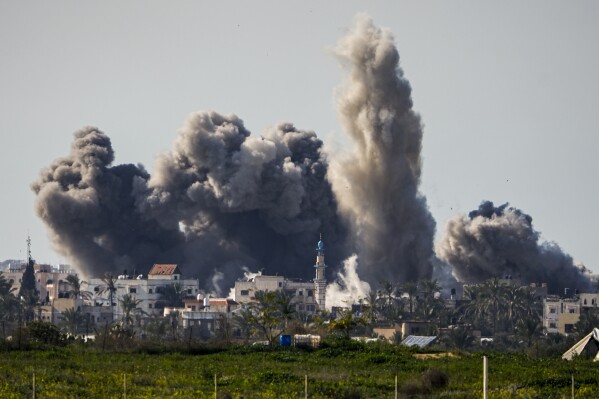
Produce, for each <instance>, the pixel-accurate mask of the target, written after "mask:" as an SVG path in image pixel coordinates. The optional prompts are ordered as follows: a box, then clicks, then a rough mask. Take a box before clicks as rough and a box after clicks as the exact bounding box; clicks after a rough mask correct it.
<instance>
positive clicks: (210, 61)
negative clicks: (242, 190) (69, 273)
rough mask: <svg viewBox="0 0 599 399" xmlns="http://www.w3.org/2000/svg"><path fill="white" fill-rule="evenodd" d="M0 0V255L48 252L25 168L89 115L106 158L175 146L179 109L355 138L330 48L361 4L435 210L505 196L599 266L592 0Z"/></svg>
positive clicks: (453, 210) (43, 162)
mask: <svg viewBox="0 0 599 399" xmlns="http://www.w3.org/2000/svg"><path fill="white" fill-rule="evenodd" d="M369 3H372V4H367V3H366V2H354V1H331V2H316V1H303V2H281V1H254V2H242V1H238V2H235V1H222V2H208V1H193V2H192V1H179V2H165V1H163V2H158V1H144V2H141V1H118V2H117V1H102V2H79V1H52V2H42V1H20V2H15V1H7V0H0V51H1V52H0V54H1V62H0V148H1V149H2V155H1V156H0V179H1V183H2V185H1V186H2V188H3V193H2V195H0V226H2V228H1V229H0V260H3V259H23V258H25V256H26V248H27V247H26V239H27V236H28V235H29V236H31V240H32V253H33V256H34V258H36V260H37V261H39V262H45V263H52V264H56V263H67V262H68V260H67V259H65V258H64V257H62V256H61V255H59V254H57V253H55V252H54V251H53V249H52V246H51V243H50V241H49V239H48V237H47V231H46V228H45V227H44V225H43V223H42V222H41V221H40V220H39V219H38V218H37V216H36V214H35V212H34V200H35V197H34V193H33V192H32V191H31V188H30V184H31V183H32V182H33V181H35V180H36V179H37V176H38V174H39V172H40V171H41V170H42V169H43V168H45V167H47V166H49V165H50V164H51V162H52V161H53V160H55V159H56V158H60V157H63V156H66V155H68V154H69V151H70V144H71V141H72V138H73V133H74V132H75V131H77V130H78V129H80V128H82V127H84V126H88V125H91V126H96V127H98V128H100V129H101V130H102V131H104V132H105V133H106V134H108V136H110V138H111V140H112V145H113V148H114V149H115V152H116V160H115V163H116V164H120V163H134V164H137V163H141V164H143V165H144V166H145V167H146V168H147V169H148V171H149V172H150V173H151V171H152V166H153V163H154V159H155V156H156V155H157V154H160V153H162V152H164V151H167V150H168V149H170V148H171V146H172V143H173V141H174V140H175V137H176V134H177V131H178V129H179V128H180V127H181V126H182V125H183V122H184V121H185V119H186V117H187V115H188V114H190V113H192V112H194V111H198V110H215V111H217V112H220V113H224V114H229V113H235V114H236V115H238V116H239V117H240V118H241V119H243V121H244V124H245V126H246V128H248V129H249V130H251V131H252V134H253V135H260V133H261V132H262V131H263V130H264V129H266V128H268V127H271V126H274V125H276V124H278V123H279V122H292V123H293V124H295V126H296V127H297V128H299V129H309V130H314V131H315V132H316V133H317V134H318V135H319V137H320V138H322V139H323V140H324V141H325V143H326V145H327V146H328V148H330V149H331V150H332V151H334V150H335V149H336V148H344V147H345V146H347V145H348V141H347V139H346V138H345V136H344V132H343V130H342V127H341V125H340V123H339V120H338V116H337V112H336V95H335V93H336V91H337V90H338V88H339V86H340V85H341V84H342V83H343V82H344V79H345V76H344V75H345V74H344V72H343V70H342V68H341V66H340V65H339V62H338V60H337V59H336V58H335V56H334V55H333V54H332V48H333V47H334V46H335V45H336V43H337V42H338V40H339V39H340V38H341V37H342V36H343V35H344V34H345V33H346V32H347V30H348V29H349V27H350V26H351V25H352V22H353V20H354V18H355V16H356V15H357V14H358V13H366V14H368V15H370V16H371V17H372V18H373V20H374V22H375V24H377V25H379V26H381V27H384V28H387V29H389V30H390V31H391V32H392V33H393V35H394V37H395V41H396V44H397V47H398V49H399V53H400V58H401V59H400V64H401V67H402V69H403V70H404V73H405V76H406V78H407V79H408V80H409V81H410V82H411V85H412V88H413V100H414V109H415V110H416V111H417V112H418V113H419V114H420V115H421V117H422V120H423V123H424V141H423V178H422V184H421V192H422V193H423V194H424V195H426V197H427V200H428V204H429V207H430V211H431V212H432V214H433V216H434V218H435V220H436V223H437V239H439V238H440V236H441V235H442V234H443V229H444V225H445V223H446V221H447V220H449V219H450V218H452V217H454V216H455V215H457V214H460V213H466V214H467V213H468V212H469V211H471V210H473V209H476V208H477V207H478V205H479V204H480V203H481V202H482V201H483V200H490V201H493V202H495V203H496V204H502V203H505V202H509V203H510V204H511V205H512V206H514V207H516V208H519V209H521V210H522V211H524V212H525V213H527V214H529V215H531V216H532V218H533V225H534V228H535V229H536V230H538V231H540V232H541V233H542V238H543V239H544V240H547V241H554V242H556V243H557V244H559V245H560V247H561V248H562V250H564V251H565V252H567V253H569V254H570V255H571V256H572V257H573V258H574V259H575V260H577V261H580V262H583V263H584V264H585V265H586V266H587V267H589V268H590V269H591V270H593V271H595V272H599V253H598V252H597V251H595V246H596V243H595V231H596V228H595V227H596V224H597V221H599V207H597V206H596V205H597V204H598V203H599V185H597V182H596V178H595V176H596V174H597V172H598V171H599V158H598V157H597V156H595V155H596V154H595V153H596V151H597V149H599V139H598V135H597V125H598V123H597V113H596V107H597V105H598V104H599V94H598V93H599V74H597V71H599V46H597V43H596V41H597V38H598V37H599V24H597V23H596V16H597V15H599V3H597V2H593V1H576V2H559V1H527V2H520V1H503V2H480V1H455V2H445V1H427V2H422V1H388V2H387V1H378V2H369Z"/></svg>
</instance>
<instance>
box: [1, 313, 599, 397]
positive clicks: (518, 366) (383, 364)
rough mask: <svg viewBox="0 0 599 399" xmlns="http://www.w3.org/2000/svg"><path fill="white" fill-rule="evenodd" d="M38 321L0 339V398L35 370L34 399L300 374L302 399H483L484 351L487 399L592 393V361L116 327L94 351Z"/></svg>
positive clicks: (161, 390)
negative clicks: (19, 343) (264, 342)
mask: <svg viewBox="0 0 599 399" xmlns="http://www.w3.org/2000/svg"><path fill="white" fill-rule="evenodd" d="M40 323H41V324H40ZM46 324H47V325H46V326H44V325H43V322H35V323H31V324H30V326H33V325H35V326H36V327H35V329H33V328H31V327H28V329H27V330H26V331H24V333H25V335H26V336H27V337H28V338H27V342H28V344H27V346H26V347H25V349H27V350H25V351H24V350H21V351H18V350H13V349H14V348H13V346H12V344H11V343H10V342H4V343H3V346H2V352H3V353H2V354H1V356H2V359H3V361H2V362H1V363H0V397H2V398H29V397H32V393H33V392H32V385H33V384H32V377H33V373H35V378H36V396H37V397H40V398H41V397H43V398H63V397H69V398H118V397H122V395H123V390H124V385H125V383H126V389H127V397H131V398H156V397H181V398H213V397H214V376H215V375H216V378H217V386H218V392H219V396H218V397H230V398H242V397H243V398H297V397H303V393H304V378H305V376H307V377H308V394H309V397H310V398H314V399H323V398H385V397H387V398H389V397H393V394H394V390H395V377H396V376H397V378H398V390H399V393H400V397H401V398H473V397H481V396H482V375H481V372H482V356H483V355H486V356H487V357H488V358H489V387H490V392H489V397H490V398H496V399H498V398H534V397H542V398H562V397H566V396H567V397H569V395H570V393H571V376H572V375H574V378H575V394H576V398H597V397H599V385H598V384H597V373H598V372H599V364H597V363H591V362H587V361H582V360H575V361H573V362H568V361H564V360H562V359H560V358H559V357H556V356H550V357H544V358H542V359H539V358H537V357H536V355H534V354H533V353H530V354H526V353H524V352H519V353H496V352H475V353H471V354H467V353H464V352H454V353H448V354H446V353H444V352H440V351H439V350H440V348H436V349H433V350H431V351H429V352H428V353H423V352H419V351H415V350H412V349H409V348H405V347H401V346H395V345H391V344H382V343H374V344H363V343H359V342H356V341H352V340H348V339H346V338H334V337H331V338H329V339H327V340H325V341H324V342H323V344H322V345H321V347H320V348H319V349H315V350H307V349H306V350H302V349H296V348H280V347H276V346H275V347H252V346H239V345H230V346H222V345H219V344H218V343H216V342H213V343H208V344H206V343H204V344H200V343H198V342H194V343H192V345H190V346H188V345H182V344H177V343H173V344H170V345H166V344H164V343H162V342H159V341H151V342H147V341H146V342H141V343H140V342H139V341H133V340H132V338H131V337H127V336H126V335H125V334H124V333H123V330H122V329H120V328H116V329H115V330H114V331H111V332H110V333H109V335H110V338H109V339H110V340H112V341H110V343H109V344H106V345H105V346H106V350H105V351H102V350H101V342H99V339H100V338H99V339H98V341H97V342H96V343H88V344H85V343H83V342H80V341H72V342H71V343H70V344H68V345H67V346H64V345H65V343H64V342H65V341H64V339H63V340H60V339H56V338H57V337H56V332H57V331H56V330H51V327H50V330H49V329H48V327H49V326H50V325H49V323H46ZM117 330H119V331H117ZM34 331H37V332H36V333H35V334H34ZM34 336H35V337H36V338H35V340H34V339H33V337H34ZM43 337H47V338H43ZM118 340H120V342H117V341H118ZM61 342H62V343H61ZM106 365H110V366H109V367H107V366H106ZM125 381H126V382H125ZM221 395H222V396H221Z"/></svg>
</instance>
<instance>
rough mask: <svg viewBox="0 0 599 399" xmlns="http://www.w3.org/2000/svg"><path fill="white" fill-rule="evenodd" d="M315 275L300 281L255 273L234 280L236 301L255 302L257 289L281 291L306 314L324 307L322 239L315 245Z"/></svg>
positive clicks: (297, 309)
mask: <svg viewBox="0 0 599 399" xmlns="http://www.w3.org/2000/svg"><path fill="white" fill-rule="evenodd" d="M316 253H317V255H316V264H315V265H314V268H315V269H316V273H315V274H316V276H315V278H314V280H313V281H300V280H293V279H289V278H285V277H284V276H264V275H262V274H257V275H254V276H250V277H248V278H246V279H243V280H238V281H236V282H235V297H234V298H233V299H234V300H235V301H236V302H239V303H241V304H245V303H251V302H255V295H256V292H258V291H283V292H285V293H286V294H287V295H289V296H290V297H291V303H292V304H294V305H295V310H296V312H298V313H300V314H305V315H307V316H311V315H314V314H315V313H316V312H317V311H318V310H323V309H325V305H326V304H325V298H326V283H327V281H326V277H325V269H326V264H325V263H324V242H323V241H322V239H321V240H320V241H318V244H317V245H316Z"/></svg>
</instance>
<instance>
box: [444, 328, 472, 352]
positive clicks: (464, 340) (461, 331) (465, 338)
mask: <svg viewBox="0 0 599 399" xmlns="http://www.w3.org/2000/svg"><path fill="white" fill-rule="evenodd" d="M443 341H445V343H446V344H447V345H448V346H449V347H451V348H454V349H459V350H467V349H468V348H470V347H471V346H472V344H473V343H474V336H473V335H472V334H471V333H470V331H468V330H467V329H466V328H462V327H458V328H452V329H450V330H449V332H448V333H447V334H446V335H445V336H444V337H443Z"/></svg>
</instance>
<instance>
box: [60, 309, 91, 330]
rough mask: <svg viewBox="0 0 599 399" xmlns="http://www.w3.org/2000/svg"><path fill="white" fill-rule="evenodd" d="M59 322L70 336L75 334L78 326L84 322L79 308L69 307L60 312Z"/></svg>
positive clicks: (78, 328)
mask: <svg viewBox="0 0 599 399" xmlns="http://www.w3.org/2000/svg"><path fill="white" fill-rule="evenodd" d="M60 319H61V324H62V326H63V328H64V329H65V330H66V331H67V333H69V334H71V335H72V336H75V335H77V333H78V332H79V330H80V327H81V326H82V325H83V324H84V323H85V317H84V316H83V313H82V312H81V310H80V309H77V310H75V308H69V309H66V310H64V311H63V312H62V315H61V316H60Z"/></svg>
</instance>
